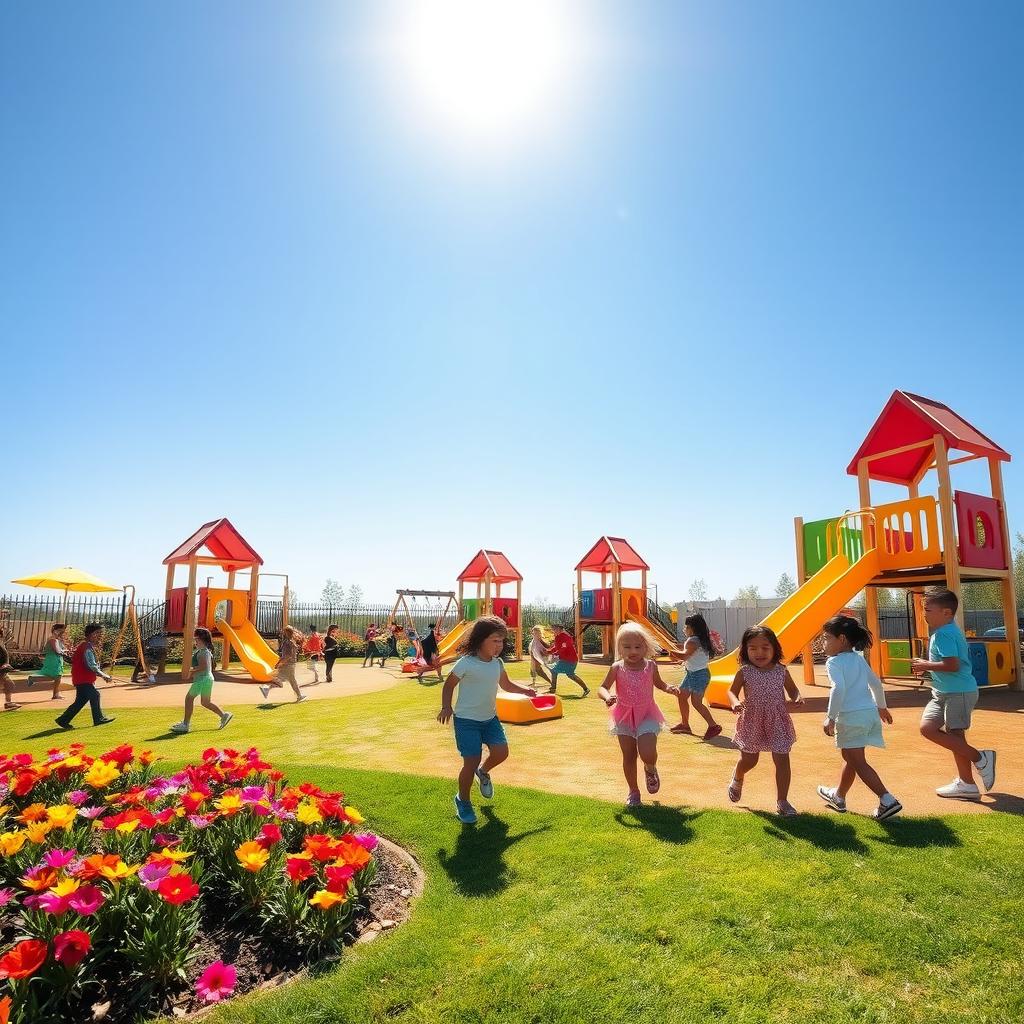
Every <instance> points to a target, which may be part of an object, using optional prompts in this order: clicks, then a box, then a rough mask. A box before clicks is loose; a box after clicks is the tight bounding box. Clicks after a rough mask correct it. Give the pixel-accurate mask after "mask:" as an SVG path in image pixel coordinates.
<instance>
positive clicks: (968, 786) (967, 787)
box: [935, 778, 981, 800]
mask: <svg viewBox="0 0 1024 1024" xmlns="http://www.w3.org/2000/svg"><path fill="white" fill-rule="evenodd" d="M935 792H936V793H937V794H938V795H939V796H942V797H946V798H947V799H950V800H980V799H981V790H979V789H978V787H977V786H976V785H974V783H973V782H964V780H963V779H959V778H957V779H954V780H953V781H952V782H951V783H950V784H949V785H948V786H939V788H938V789H937V790H935Z"/></svg>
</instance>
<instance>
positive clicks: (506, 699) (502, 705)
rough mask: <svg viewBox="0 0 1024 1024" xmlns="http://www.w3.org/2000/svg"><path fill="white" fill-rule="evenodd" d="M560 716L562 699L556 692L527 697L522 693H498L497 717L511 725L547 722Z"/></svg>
mask: <svg viewBox="0 0 1024 1024" xmlns="http://www.w3.org/2000/svg"><path fill="white" fill-rule="evenodd" d="M561 717H562V699H561V698H560V697H559V696H558V694H557V693H546V694H542V695H541V696H539V697H527V696H526V695H525V694H522V693H499V694H498V718H499V719H500V720H501V721H502V722H509V723H510V724H512V725H526V724H528V723H529V722H547V721H551V720H552V719H555V718H561Z"/></svg>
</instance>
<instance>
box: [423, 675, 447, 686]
mask: <svg viewBox="0 0 1024 1024" xmlns="http://www.w3.org/2000/svg"><path fill="white" fill-rule="evenodd" d="M416 682H417V683H418V684H419V685H420V686H426V687H432V686H440V685H441V683H442V682H443V680H441V679H438V678H437V676H434V678H433V679H417V680H416Z"/></svg>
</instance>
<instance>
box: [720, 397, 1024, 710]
mask: <svg viewBox="0 0 1024 1024" xmlns="http://www.w3.org/2000/svg"><path fill="white" fill-rule="evenodd" d="M979 460H980V461H984V462H985V463H986V465H987V468H988V478H989V483H990V485H991V494H989V495H983V494H973V493H970V492H968V491H960V490H954V489H953V483H952V476H951V472H950V470H951V468H952V467H954V466H958V465H960V464H962V463H967V462H974V461H979ZM1009 460H1010V455H1009V453H1008V452H1006V451H1005V450H1004V449H1003V448H1001V447H1000V446H999V445H997V444H996V443H995V442H994V441H992V440H991V439H990V438H988V437H986V436H985V435H984V434H982V433H981V431H979V430H978V429H977V428H976V427H973V426H971V424H970V423H968V422H967V421H966V420H965V419H963V417H961V416H959V415H958V414H957V413H955V412H954V411H953V410H952V409H950V408H949V407H948V406H946V405H943V404H942V403H941V402H936V401H933V400H932V399H929V398H922V397H920V396H919V395H912V394H910V393H909V392H905V391H894V392H893V394H892V397H891V398H890V399H889V401H888V402H887V403H886V406H885V408H884V409H883V410H882V412H881V414H880V415H879V417H878V419H877V420H876V421H875V423H874V425H873V426H872V427H871V430H870V431H869V432H868V434H867V437H865V439H864V442H863V443H862V444H861V446H860V448H859V449H858V450H857V452H856V454H855V455H854V457H853V459H852V460H851V462H850V464H849V466H848V468H847V472H848V473H849V474H850V475H851V476H855V477H856V478H857V481H858V489H859V499H860V508H859V509H858V510H857V511H855V512H845V513H844V514H843V515H841V516H837V517H835V518H832V519H825V520H818V521H816V522H809V523H804V522H803V521H802V520H800V519H798V520H797V521H796V525H797V562H798V565H797V567H798V570H799V575H800V582H801V584H802V585H801V586H800V588H799V589H798V590H797V591H796V593H795V594H793V595H792V596H791V597H788V598H787V599H786V600H785V601H783V602H782V604H781V605H779V606H778V607H777V608H776V609H774V610H773V611H772V613H771V614H770V615H769V616H768V617H767V618H766V619H765V620H764V623H763V624H764V625H766V626H769V627H770V628H771V629H773V630H774V631H775V632H776V633H777V634H778V636H779V640H780V642H781V643H782V649H783V652H784V654H785V655H786V656H787V657H793V656H795V655H796V653H797V652H798V651H801V650H802V651H803V654H804V657H803V663H804V678H805V680H806V681H807V682H811V681H812V680H813V678H814V677H813V672H814V667H813V660H812V657H811V650H810V643H811V641H812V639H813V638H814V637H815V636H816V635H817V633H818V631H819V630H820V629H821V625H822V623H823V622H825V621H826V620H827V619H828V618H829V617H830V616H832V615H835V614H836V613H837V612H838V611H840V610H841V609H842V608H843V607H844V606H845V605H847V604H848V603H849V602H850V601H852V600H853V599H854V598H855V597H856V596H857V595H858V594H859V593H860V592H861V591H864V592H865V595H866V601H865V611H866V617H867V626H868V628H869V629H870V630H871V632H872V633H873V634H874V635H875V636H876V637H877V636H878V635H879V628H878V627H879V616H878V595H877V588H879V587H902V588H906V589H908V590H909V591H911V592H912V593H913V594H914V595H915V597H914V604H915V614H914V618H915V622H916V625H915V632H916V633H917V634H918V637H917V639H918V641H919V643H920V644H922V645H923V644H924V643H925V642H926V638H927V627H926V626H925V624H924V621H923V617H922V611H921V600H920V593H921V588H923V587H924V586H935V585H943V586H947V587H949V589H950V590H952V591H954V592H955V593H957V594H959V593H960V591H961V587H962V585H963V584H964V583H965V582H996V583H998V586H999V592H1000V594H1001V596H1002V607H1003V616H1004V619H1005V622H1006V634H1007V639H1005V640H1002V641H999V640H996V641H992V642H991V643H987V644H986V647H985V649H984V650H983V651H982V652H981V653H982V654H983V655H985V661H986V669H987V671H986V673H985V678H984V679H983V680H982V681H983V682H989V683H996V682H998V683H1006V684H1009V685H1010V686H1011V687H1013V688H1014V689H1020V688H1021V656H1020V644H1019V643H1017V639H1016V638H1017V612H1016V596H1015V593H1014V584H1013V572H1012V560H1011V551H1010V536H1009V529H1008V526H1007V517H1006V505H1005V500H1004V495H1003V481H1002V464H1003V463H1004V462H1009ZM932 472H934V473H935V477H934V478H931V477H930V474H931V473H932ZM876 481H878V482H884V483H887V484H897V485H899V486H902V487H906V489H907V498H905V499H903V500H900V501H893V502H887V503H885V504H882V505H872V503H871V485H872V483H873V482H876ZM929 483H933V484H934V485H935V493H934V494H932V493H927V494H925V493H922V489H923V488H924V487H927V485H928V484H929ZM958 620H959V622H960V624H961V626H962V625H963V606H962V605H961V610H960V612H959V613H958ZM883 647H884V645H883V644H875V645H874V646H873V647H872V648H870V654H869V657H870V659H871V664H872V667H873V668H874V669H875V671H876V672H877V673H878V674H879V675H882V674H883V672H884V666H883V662H882V655H883ZM973 657H976V655H974V654H972V658H973ZM907 660H908V661H909V652H908V658H907ZM908 667H909V666H908ZM737 668H738V664H737V661H736V652H735V651H734V652H733V653H732V654H729V655H726V656H725V657H724V658H719V659H717V660H716V661H714V662H712V664H711V671H712V682H711V686H710V688H709V690H708V698H709V700H711V701H712V702H713V703H715V704H718V705H719V706H722V707H725V706H728V704H727V698H726V690H727V689H728V686H729V684H730V683H731V682H732V679H733V676H734V675H735V673H736V670H737ZM975 668H976V673H980V671H981V668H980V665H979V666H975Z"/></svg>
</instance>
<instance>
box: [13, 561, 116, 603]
mask: <svg viewBox="0 0 1024 1024" xmlns="http://www.w3.org/2000/svg"><path fill="white" fill-rule="evenodd" d="M11 582H12V583H18V584H20V585H21V586H23V587H40V588H42V589H43V590H63V591H64V600H63V602H62V603H61V608H60V611H61V615H63V614H64V610H65V609H66V608H67V603H68V591H69V590H78V591H84V592H86V593H90V594H98V593H104V592H108V591H110V592H113V591H116V590H121V589H122V588H121V587H112V586H111V585H110V584H109V583H104V582H103V580H101V579H98V578H97V577H96V576H93V575H92V574H91V573H88V572H83V571H82V570H81V569H74V568H72V567H71V566H70V565H65V566H64V567H63V568H61V569H50V570H49V572H41V573H38V574H37V575H35V576H25V577H23V578H22V579H20V580H11Z"/></svg>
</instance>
